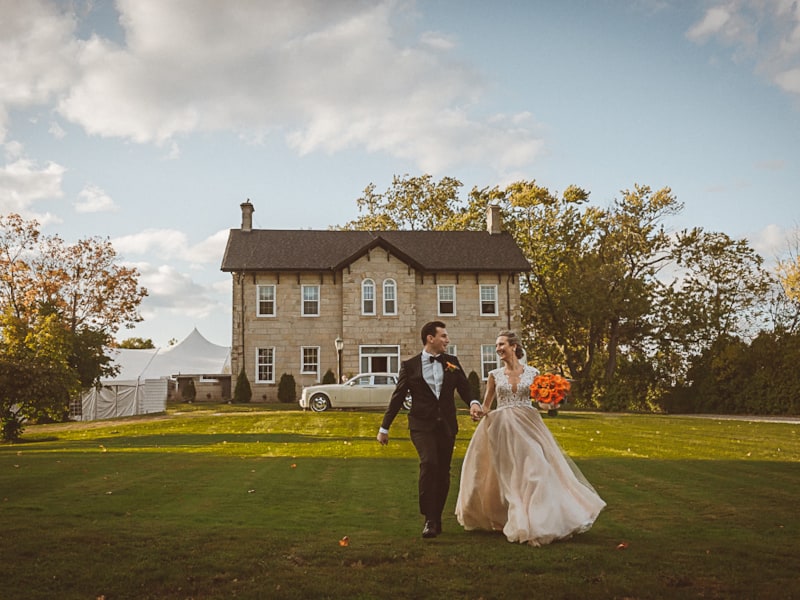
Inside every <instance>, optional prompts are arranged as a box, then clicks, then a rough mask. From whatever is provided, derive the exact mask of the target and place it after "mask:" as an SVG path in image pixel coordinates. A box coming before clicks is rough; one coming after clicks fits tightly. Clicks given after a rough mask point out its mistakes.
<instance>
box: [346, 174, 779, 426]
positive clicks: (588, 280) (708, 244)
mask: <svg viewBox="0 0 800 600" xmlns="http://www.w3.org/2000/svg"><path fill="white" fill-rule="evenodd" d="M461 187H462V184H461V182H459V181H457V180H455V179H452V178H447V177H446V178H443V179H442V180H441V181H439V182H435V181H434V180H433V179H432V178H431V176H430V175H423V176H418V177H411V176H408V175H406V176H403V177H395V178H394V179H393V181H392V184H391V186H390V187H389V189H388V190H387V191H386V192H383V193H379V192H377V191H376V189H375V186H374V185H372V184H370V186H368V187H367V189H366V190H365V192H364V195H363V196H362V197H361V198H360V199H359V200H358V201H357V203H358V207H359V211H360V212H362V213H364V214H362V215H360V216H359V218H357V219H355V220H354V221H351V222H349V223H347V224H345V225H344V226H343V228H348V229H376V230H379V229H423V228H424V229H433V230H465V229H466V230H478V229H482V228H484V227H485V214H486V208H487V205H488V204H490V203H492V204H495V205H497V206H499V207H500V209H501V214H502V216H503V222H504V224H505V227H506V229H507V230H508V231H509V232H510V233H511V235H512V236H513V237H514V239H515V240H516V242H517V244H518V245H519V247H520V248H521V249H522V251H523V252H524V253H525V255H526V258H527V259H528V261H529V262H530V264H531V271H530V272H529V273H526V274H523V277H522V278H521V294H522V322H523V331H522V334H523V336H522V337H523V340H524V343H525V346H526V350H527V352H528V356H529V357H530V359H529V360H530V361H532V362H534V361H535V362H536V364H537V366H539V368H541V369H543V370H549V371H553V372H558V373H561V374H563V375H566V376H568V377H571V378H573V379H574V380H576V383H577V386H576V389H575V395H576V397H577V398H578V399H579V401H580V402H582V403H584V404H585V405H588V406H596V407H600V408H603V409H608V410H617V409H653V408H661V407H663V405H664V403H665V402H666V401H667V398H668V396H669V394H670V393H672V392H673V391H674V390H675V389H676V388H680V389H685V388H687V387H690V386H691V384H692V380H691V377H692V374H693V373H694V372H695V371H693V370H692V365H693V364H694V363H695V362H696V361H697V360H698V358H699V357H701V356H703V355H704V354H705V353H707V352H708V351H709V350H710V349H711V348H712V347H714V344H715V342H716V340H719V339H723V338H730V337H734V338H736V337H742V338H746V339H752V338H753V337H754V336H756V335H758V333H759V331H761V330H762V328H763V325H764V322H765V316H766V315H767V313H769V311H770V310H772V309H774V306H775V304H774V301H773V300H770V298H771V294H774V292H775V282H776V280H775V278H774V277H773V276H772V275H771V274H770V273H769V272H768V271H767V270H766V269H765V268H764V265H763V259H762V258H761V257H760V256H759V255H758V254H757V253H756V252H755V251H754V250H753V248H752V247H751V246H750V245H749V243H748V242H747V240H744V239H733V238H731V237H729V236H728V235H726V234H724V233H722V232H714V231H705V230H703V229H701V228H693V229H684V230H680V231H672V230H671V229H670V219H672V218H673V217H675V216H677V215H679V214H680V213H681V211H682V210H683V205H682V204H681V203H680V202H679V201H678V199H677V198H676V197H675V195H674V194H673V193H672V190H670V189H669V188H662V189H658V190H653V189H651V188H650V187H648V186H645V185H634V187H633V188H632V189H628V190H622V192H621V193H620V196H619V197H618V198H616V199H614V200H613V201H612V202H611V203H610V204H609V205H608V206H597V205H595V204H592V203H590V202H589V192H588V191H586V190H584V189H582V188H580V187H578V186H569V187H567V188H566V189H565V190H564V191H563V192H562V193H557V192H553V191H551V190H549V189H548V188H547V187H545V186H542V185H540V184H538V183H537V182H536V181H533V180H531V181H517V182H514V183H511V184H509V185H508V186H506V187H505V188H500V187H492V188H482V189H481V188H473V189H472V190H471V191H470V193H469V194H468V195H467V197H466V199H463V200H462V199H461V198H460V197H459V190H460V188H461ZM789 267H790V266H788V265H787V266H786V268H785V271H786V273H787V276H786V277H785V278H784V279H783V281H784V285H785V286H786V287H787V294H790V293H791V289H792V287H791V286H792V281H793V280H792V278H791V273H792V272H793V271H792V270H791V268H789Z"/></svg>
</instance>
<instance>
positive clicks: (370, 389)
mask: <svg viewBox="0 0 800 600" xmlns="http://www.w3.org/2000/svg"><path fill="white" fill-rule="evenodd" d="M396 385H397V375H395V374H394V373H359V374H358V375H356V376H355V377H353V378H352V379H350V380H348V381H347V382H345V383H341V384H337V383H329V384H322V385H310V386H308V387H304V388H303V393H302V394H300V408H302V409H303V410H308V409H311V410H313V411H314V412H323V411H325V410H328V409H329V408H383V409H385V408H386V407H387V406H389V400H390V398H391V397H392V392H393V391H394V388H395V386H396ZM403 406H404V407H405V408H406V409H410V408H411V397H407V398H406V400H405V402H404V403H403Z"/></svg>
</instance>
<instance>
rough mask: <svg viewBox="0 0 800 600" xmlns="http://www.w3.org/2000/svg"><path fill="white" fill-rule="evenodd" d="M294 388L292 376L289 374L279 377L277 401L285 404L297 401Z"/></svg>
mask: <svg viewBox="0 0 800 600" xmlns="http://www.w3.org/2000/svg"><path fill="white" fill-rule="evenodd" d="M296 387H297V385H296V384H295V382H294V375H290V374H289V373H284V374H283V375H281V380H280V381H279V382H278V400H280V401H281V402H284V403H286V404H290V403H292V402H295V401H296V400H297V395H296V392H297V390H296Z"/></svg>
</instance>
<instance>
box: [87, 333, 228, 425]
mask: <svg viewBox="0 0 800 600" xmlns="http://www.w3.org/2000/svg"><path fill="white" fill-rule="evenodd" d="M109 353H110V354H109V355H110V356H111V358H112V362H113V364H114V365H116V366H118V367H119V372H118V373H117V375H116V376H115V377H111V378H107V379H102V380H100V384H101V386H102V387H101V388H100V389H95V388H92V389H89V390H86V391H84V393H83V394H82V395H81V408H80V410H81V412H80V415H79V416H78V415H77V413H76V417H78V418H80V419H81V420H83V421H91V420H94V419H108V418H112V417H122V416H132V415H141V414H147V413H152V412H161V411H163V410H164V409H165V408H166V403H167V394H168V391H167V383H168V379H170V378H172V377H176V376H178V375H182V376H187V375H188V376H191V375H195V376H197V375H207V376H217V375H229V374H230V372H231V349H230V348H227V347H225V346H218V345H216V344H212V343H211V342H209V341H208V340H207V339H206V338H204V337H203V336H202V335H201V334H200V332H199V331H197V328H195V329H194V330H193V331H192V332H191V333H190V334H189V335H188V336H187V337H186V338H185V339H184V340H183V341H182V342H180V343H179V344H176V345H175V346H171V347H169V348H167V349H164V350H162V349H160V348H150V349H141V350H136V349H129V348H115V349H112V350H109Z"/></svg>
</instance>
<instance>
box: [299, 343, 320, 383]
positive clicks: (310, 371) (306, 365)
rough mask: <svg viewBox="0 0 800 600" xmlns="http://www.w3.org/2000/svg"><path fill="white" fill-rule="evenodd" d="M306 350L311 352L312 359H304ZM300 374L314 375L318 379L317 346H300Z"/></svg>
mask: <svg viewBox="0 0 800 600" xmlns="http://www.w3.org/2000/svg"><path fill="white" fill-rule="evenodd" d="M306 351H309V352H313V360H306ZM310 367H313V368H310ZM300 374H301V375H315V376H316V378H317V380H319V346H300Z"/></svg>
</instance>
